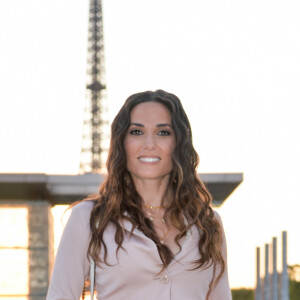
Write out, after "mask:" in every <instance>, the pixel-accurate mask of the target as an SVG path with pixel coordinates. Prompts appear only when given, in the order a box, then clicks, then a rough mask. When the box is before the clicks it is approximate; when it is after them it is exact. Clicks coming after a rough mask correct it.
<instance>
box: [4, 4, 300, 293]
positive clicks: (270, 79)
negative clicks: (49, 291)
mask: <svg viewBox="0 0 300 300" xmlns="http://www.w3.org/2000/svg"><path fill="white" fill-rule="evenodd" d="M91 2H92V1H91ZM89 5H90V3H89V1H87V0H86V1H79V0H72V1H71V0H64V1H57V0H52V1H38V0H28V1H21V0H16V1H9V0H3V1H1V2H0V32H1V35H0V45H1V48H0V66H1V67H0V80H1V81H0V82H1V83H0V141H1V148H0V172H1V173H2V175H3V176H2V178H3V185H2V186H1V187H2V189H3V191H4V192H3V195H4V196H3V197H2V198H1V202H0V230H1V235H0V299H29V298H28V293H29V283H28V282H29V275H28V274H29V271H28V270H30V268H33V269H34V266H30V264H29V261H30V255H28V248H30V246H28V245H30V243H34V242H33V241H32V240H30V238H29V236H28V230H29V229H30V228H31V229H32V230H33V232H34V228H38V227H39V226H40V225H39V224H40V223H39V222H43V220H45V219H47V220H52V218H53V220H54V221H53V224H54V225H53V235H54V236H55V243H54V244H53V251H54V252H55V249H56V247H57V244H58V241H59V238H60V234H61V231H62V228H63V224H64V223H65V221H64V220H65V218H67V215H65V218H63V219H62V215H63V212H64V210H65V209H66V207H67V206H65V205H61V204H59V202H60V203H63V202H67V200H68V199H67V200H64V201H63V200H59V201H56V202H55V201H54V202H50V206H51V209H50V210H49V211H48V208H47V209H44V208H43V205H42V204H41V205H39V206H33V207H34V208H32V207H30V203H29V202H30V201H31V200H30V199H27V198H26V197H27V196H26V195H29V192H28V191H27V192H28V193H27V194H26V195H25V194H24V196H22V195H20V193H21V192H20V193H19V191H18V190H15V191H14V193H15V194H18V193H19V194H18V200H15V199H14V198H13V197H12V198H11V199H10V198H9V197H8V196H5V195H8V194H9V193H10V192H11V191H12V189H14V186H13V185H11V186H7V184H6V183H7V178H8V177H7V176H8V175H9V173H11V174H10V175H12V174H15V175H18V174H19V175H20V176H19V177H13V178H14V179H13V180H14V181H17V182H18V184H19V186H18V187H20V186H21V183H22V182H23V181H24V180H25V181H30V182H37V184H36V188H39V187H40V186H41V185H43V186H44V185H46V186H47V187H49V185H50V186H51V184H52V186H55V187H57V184H58V183H57V182H58V181H59V180H58V179H57V178H61V177H55V176H56V175H57V176H59V175H64V176H65V175H70V176H72V175H74V176H75V175H77V174H79V173H80V172H81V171H82V170H83V169H80V162H82V159H83V158H82V157H83V155H82V153H83V154H84V151H85V150H83V151H82V149H84V139H85V138H86V134H85V129H84V128H85V126H86V125H87V123H88V122H85V120H87V119H88V118H89V116H88V113H85V108H87V107H89V99H90V98H91V93H92V89H91V88H86V86H87V84H89V83H91V82H90V81H89V80H91V74H90V73H89V72H90V71H91V69H90V65H91V57H90V56H89V54H90V53H91V52H88V48H89V47H90V44H89V42H88V40H89V37H90V38H91V35H89ZM299 9H300V3H299V1H296V0H288V1H281V0H273V1H271V0H259V1H258V0H253V1H251V2H250V1H237V0H228V1H214V0H213V1H202V0H189V1H183V0H152V1H146V0H126V1H124V0H111V1H107V0H102V10H103V19H102V21H103V23H102V24H103V38H102V41H103V43H104V47H102V46H103V45H102V46H101V49H102V56H101V76H100V77H101V80H103V82H102V84H104V83H105V88H103V90H102V91H101V93H102V96H101V97H102V98H101V99H102V100H101V101H102V102H101V112H102V117H103V120H105V122H104V125H103V126H102V131H103V132H102V137H103V141H102V142H103V145H104V146H103V148H104V150H105V149H106V148H107V144H108V139H109V124H110V123H111V122H112V120H113V118H114V116H115V115H116V113H117V112H118V110H119V109H120V107H121V105H122V104H123V102H124V101H125V99H126V98H127V97H128V96H129V95H131V94H133V93H136V92H140V91H145V90H156V89H164V90H166V91H168V92H171V93H174V94H176V95H177V96H178V97H179V98H180V99H181V101H182V104H183V106H184V108H185V110H186V113H187V115H188V117H189V119H190V122H191V126H192V130H193V141H194V146H195V148H196V150H197V152H198V153H199V156H200V166H199V168H198V172H199V173H200V174H201V173H203V174H207V173H213V174H243V180H242V182H241V183H240V184H239V186H238V187H237V188H236V189H235V190H234V192H233V193H232V194H231V195H230V196H229V197H228V198H227V199H226V201H225V202H224V203H223V204H222V205H221V206H219V207H218V208H216V209H217V210H218V212H219V213H220V215H221V217H222V220H223V225H224V228H225V232H226V237H227V247H228V265H229V276H230V284H231V287H232V288H235V289H240V288H247V289H253V288H255V285H256V279H255V278H256V258H255V254H256V247H257V246H260V247H264V244H265V243H270V242H271V240H272V237H274V236H277V237H278V238H279V242H278V269H279V272H280V270H281V269H280V268H281V248H280V247H281V244H280V243H281V232H282V231H283V230H286V231H287V232H288V264H289V265H290V266H295V265H297V264H300V240H299V216H300V213H299V212H300V201H299V200H300V189H299V179H300V158H299V153H300V143H299V137H300V134H299V132H300V122H299V115H300V102H299V97H300V86H299V82H300V59H299V53H300V19H299ZM87 73H88V74H87ZM84 124H85V125H84ZM102 156H103V157H102V161H104V160H105V151H103V154H102ZM83 171H84V170H83ZM99 172H101V173H103V172H104V171H103V170H102V169H101V170H100V171H99ZM22 174H23V175H24V174H32V175H36V176H37V177H26V176H25V177H24V176H23V175H22ZM38 174H39V175H38ZM45 174H46V175H45ZM0 175H1V174H0ZM47 175H49V176H50V177H51V176H52V175H53V176H54V175H55V176H54V177H51V178H53V181H51V182H50V183H49V182H48V181H47V180H48V179H47V178H48V177H47ZM22 176H23V177H22ZM43 176H44V177H43ZM0 177H1V176H0ZM50 177H49V178H50ZM11 178H12V177H11ZM16 178H17V179H16ZM72 178H73V177H72ZM51 180H52V179H51ZM57 180H58V181H57ZM66 180H67V179H66ZM0 181H1V180H0ZM100 181H101V176H100V177H99V178H98V177H97V178H96V179H95V182H94V183H93V184H94V185H97V182H100ZM4 183H5V184H6V185H4ZM72 184H73V185H74V186H75V187H76V186H78V184H79V185H80V184H81V183H76V180H75V182H73V183H72ZM74 186H71V187H70V186H67V188H68V189H71V190H72V191H73V188H74ZM22 188H23V189H21V190H22V191H23V192H24V190H26V188H24V187H22ZM5 189H8V190H7V191H6V190H5ZM86 191H87V192H89V189H87V190H86ZM56 193H58V194H59V193H60V191H56ZM61 193H62V192H61ZM45 196H47V195H45ZM5 197H6V198H5ZM22 197H23V198H22ZM39 197H41V194H38V195H36V196H35V198H39ZM23 200H24V201H23ZM29 200H30V201H29ZM28 201H29V202H28ZM54 204H55V205H54ZM49 212H50V213H49ZM29 215H32V216H34V220H33V221H28V216H29ZM49 222H52V221H49ZM47 234H48V233H47ZM32 239H34V236H33V237H32ZM41 247H43V246H41ZM31 252H32V254H31V255H34V249H33V251H31ZM49 264H50V265H51V262H50V263H49ZM262 275H263V272H262ZM293 278H294V281H295V282H296V281H297V280H298V277H297V276H296V277H293ZM38 284H39V283H38V282H37V283H36V285H38ZM45 284H47V283H45ZM33 285H34V284H33ZM40 297H41V299H43V296H41V295H40ZM35 299H38V298H35ZM236 299H237V298H236ZM243 299H246V298H243ZM247 299H248V298H247ZM249 299H250V298H249ZM251 299H252V298H251ZM291 299H292V298H291ZM295 299H296V298H295ZM298 299H300V298H298Z"/></svg>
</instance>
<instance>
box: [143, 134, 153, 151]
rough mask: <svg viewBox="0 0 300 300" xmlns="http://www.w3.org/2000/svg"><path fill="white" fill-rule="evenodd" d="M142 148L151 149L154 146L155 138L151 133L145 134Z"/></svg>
mask: <svg viewBox="0 0 300 300" xmlns="http://www.w3.org/2000/svg"><path fill="white" fill-rule="evenodd" d="M144 148H145V149H148V150H152V149H154V148H155V138H154V136H152V135H151V134H147V135H145V139H144Z"/></svg>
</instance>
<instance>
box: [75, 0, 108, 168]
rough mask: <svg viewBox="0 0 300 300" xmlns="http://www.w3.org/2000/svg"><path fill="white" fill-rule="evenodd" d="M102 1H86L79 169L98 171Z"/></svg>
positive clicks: (101, 111) (102, 113)
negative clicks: (87, 13) (84, 92)
mask: <svg viewBox="0 0 300 300" xmlns="http://www.w3.org/2000/svg"><path fill="white" fill-rule="evenodd" d="M104 73H105V69H104V41H103V21H102V1H101V0H90V3H89V31H88V58H87V86H86V105H85V116H84V125H83V137H82V147H81V159H80V171H81V172H93V173H95V172H99V171H100V170H101V168H102V167H103V156H104V154H105V148H104V146H103V145H104V130H103V129H104V126H105V124H107V122H106V121H105V115H106V111H105V107H106V106H105V105H104V103H103V102H104V101H103V100H104V98H105V91H106V85H105V79H104Z"/></svg>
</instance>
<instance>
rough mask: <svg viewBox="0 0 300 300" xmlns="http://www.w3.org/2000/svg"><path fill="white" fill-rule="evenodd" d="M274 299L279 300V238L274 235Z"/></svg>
mask: <svg viewBox="0 0 300 300" xmlns="http://www.w3.org/2000/svg"><path fill="white" fill-rule="evenodd" d="M272 244H273V270H272V271H273V272H272V273H273V274H272V300H278V273H277V238H276V237H273V242H272Z"/></svg>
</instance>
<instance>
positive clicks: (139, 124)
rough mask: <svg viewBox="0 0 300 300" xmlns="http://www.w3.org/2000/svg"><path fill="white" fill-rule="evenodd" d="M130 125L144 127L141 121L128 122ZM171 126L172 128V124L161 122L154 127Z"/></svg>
mask: <svg viewBox="0 0 300 300" xmlns="http://www.w3.org/2000/svg"><path fill="white" fill-rule="evenodd" d="M130 126H137V127H145V126H144V125H143V124H141V123H130ZM166 126H168V127H171V128H172V125H171V124H169V123H162V124H157V125H156V127H166Z"/></svg>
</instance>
